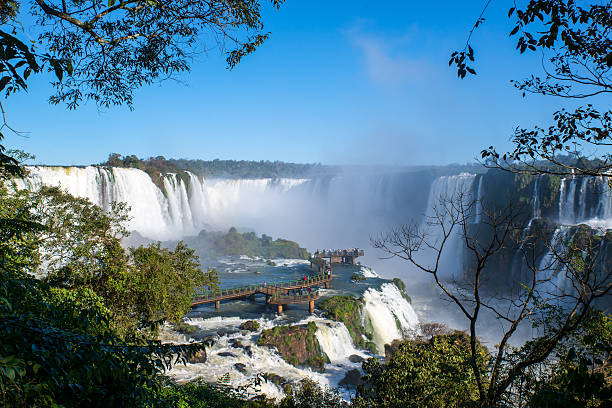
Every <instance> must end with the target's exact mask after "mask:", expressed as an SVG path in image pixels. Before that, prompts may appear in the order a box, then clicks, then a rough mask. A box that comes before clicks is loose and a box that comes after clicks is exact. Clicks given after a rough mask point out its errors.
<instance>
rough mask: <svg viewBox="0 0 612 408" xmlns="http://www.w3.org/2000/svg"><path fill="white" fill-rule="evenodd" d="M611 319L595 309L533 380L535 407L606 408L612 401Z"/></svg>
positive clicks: (532, 395)
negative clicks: (611, 364)
mask: <svg viewBox="0 0 612 408" xmlns="http://www.w3.org/2000/svg"><path fill="white" fill-rule="evenodd" d="M611 353H612V319H610V317H609V316H607V315H606V314H604V313H603V312H601V311H598V310H593V311H592V312H591V313H590V315H589V316H588V317H587V318H586V319H585V320H584V321H583V323H582V324H581V325H580V327H579V329H578V330H577V331H576V333H575V334H574V335H573V336H571V337H570V338H568V339H567V340H566V341H565V342H564V343H563V345H562V347H560V349H559V350H558V352H557V358H556V359H554V360H553V361H551V362H548V363H547V367H546V368H547V369H546V371H545V374H544V375H540V376H538V377H536V378H534V379H533V380H532V381H533V390H531V391H532V392H530V393H529V399H530V401H529V405H530V406H531V407H534V408H544V407H548V408H554V407H559V408H560V407H568V408H570V407H576V408H577V407H605V406H608V405H606V404H608V403H609V401H611V400H612V367H610V362H611V361H612V360H611V358H612V354H611Z"/></svg>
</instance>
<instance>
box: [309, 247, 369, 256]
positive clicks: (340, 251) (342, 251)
mask: <svg viewBox="0 0 612 408" xmlns="http://www.w3.org/2000/svg"><path fill="white" fill-rule="evenodd" d="M364 255H365V252H364V250H363V249H360V250H357V251H354V250H350V249H338V250H335V251H322V252H319V253H315V257H325V258H329V257H330V256H364Z"/></svg>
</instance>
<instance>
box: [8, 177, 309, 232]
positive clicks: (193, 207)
mask: <svg viewBox="0 0 612 408" xmlns="http://www.w3.org/2000/svg"><path fill="white" fill-rule="evenodd" d="M28 170H29V171H30V176H29V177H28V178H26V179H25V180H21V181H19V182H18V183H17V186H18V188H28V189H32V190H35V189H37V188H39V187H40V186H42V185H49V186H59V187H61V188H63V189H64V190H66V191H67V192H68V193H70V194H72V195H74V196H77V197H84V198H87V199H89V200H90V201H91V202H92V203H94V204H96V205H99V206H100V207H102V208H104V209H106V210H108V209H109V208H110V206H111V203H113V202H125V203H126V204H127V205H128V206H129V207H130V209H131V211H130V216H131V220H130V222H129V224H128V228H129V229H130V230H132V231H137V232H138V233H140V234H141V235H143V236H145V237H147V238H151V239H175V238H180V237H182V236H186V235H194V234H197V233H198V232H199V231H200V230H201V229H203V228H204V227H207V226H208V225H210V224H212V225H218V226H222V227H223V228H227V227H229V226H232V225H234V221H239V220H244V219H246V220H248V219H249V217H257V216H260V215H261V214H262V213H265V212H268V211H274V209H276V208H279V207H280V206H282V204H281V203H280V200H279V198H280V197H281V196H282V195H283V194H284V193H286V192H287V191H289V190H291V189H293V188H295V187H296V186H299V185H300V184H302V183H304V182H306V181H307V180H296V179H278V180H274V179H256V180H204V179H202V178H200V177H197V176H195V175H194V174H191V173H188V175H189V181H190V183H189V185H186V184H185V182H184V181H183V180H182V179H181V178H179V177H178V176H177V175H175V174H166V175H164V176H163V177H162V183H163V191H162V190H160V189H159V188H158V187H157V186H156V185H155V184H154V183H153V181H152V180H151V178H150V177H149V176H148V175H147V174H146V173H145V172H143V171H141V170H138V169H131V168H103V167H94V166H88V167H82V168H79V167H45V166H36V167H29V168H28ZM240 226H242V225H240Z"/></svg>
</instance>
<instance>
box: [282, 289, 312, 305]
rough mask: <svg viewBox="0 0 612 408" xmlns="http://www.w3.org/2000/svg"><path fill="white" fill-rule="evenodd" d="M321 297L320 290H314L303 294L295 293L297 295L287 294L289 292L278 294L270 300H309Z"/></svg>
mask: <svg viewBox="0 0 612 408" xmlns="http://www.w3.org/2000/svg"><path fill="white" fill-rule="evenodd" d="M318 298H319V291H318V290H317V291H314V292H311V293H306V294H303V295H299V294H295V295H287V294H276V295H274V296H272V297H271V298H270V302H272V303H274V302H289V303H291V302H296V301H297V302H304V301H308V300H316V299H318Z"/></svg>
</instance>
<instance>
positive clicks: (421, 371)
mask: <svg viewBox="0 0 612 408" xmlns="http://www.w3.org/2000/svg"><path fill="white" fill-rule="evenodd" d="M477 350H478V351H477V353H478V354H477V364H478V365H479V367H480V372H481V373H484V372H485V371H486V366H487V364H488V360H489V354H488V352H487V350H486V348H485V347H484V346H482V345H480V344H478V345H477ZM471 360H472V353H471V351H470V338H469V336H467V335H466V334H465V333H462V332H455V333H452V334H444V335H437V336H432V337H431V338H430V339H427V340H425V339H416V340H407V341H404V342H402V343H401V344H400V345H399V348H398V350H397V351H396V352H395V353H394V354H393V356H392V357H391V358H390V360H389V361H388V362H387V363H386V364H382V363H380V362H379V361H378V360H377V359H375V358H371V359H368V360H366V361H365V362H364V363H363V370H364V372H365V376H364V377H363V381H364V384H363V385H360V386H359V388H358V397H357V398H355V399H354V400H353V401H352V403H353V405H354V406H356V407H357V408H359V407H371V408H393V407H397V408H401V407H407V408H408V407H414V408H417V407H418V408H420V407H423V408H428V407H431V408H437V407H466V406H473V405H474V402H475V401H476V400H477V399H478V387H477V381H476V380H475V378H474V372H473V371H472V370H469V369H468V370H466V367H467V366H469V365H470V364H471Z"/></svg>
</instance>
